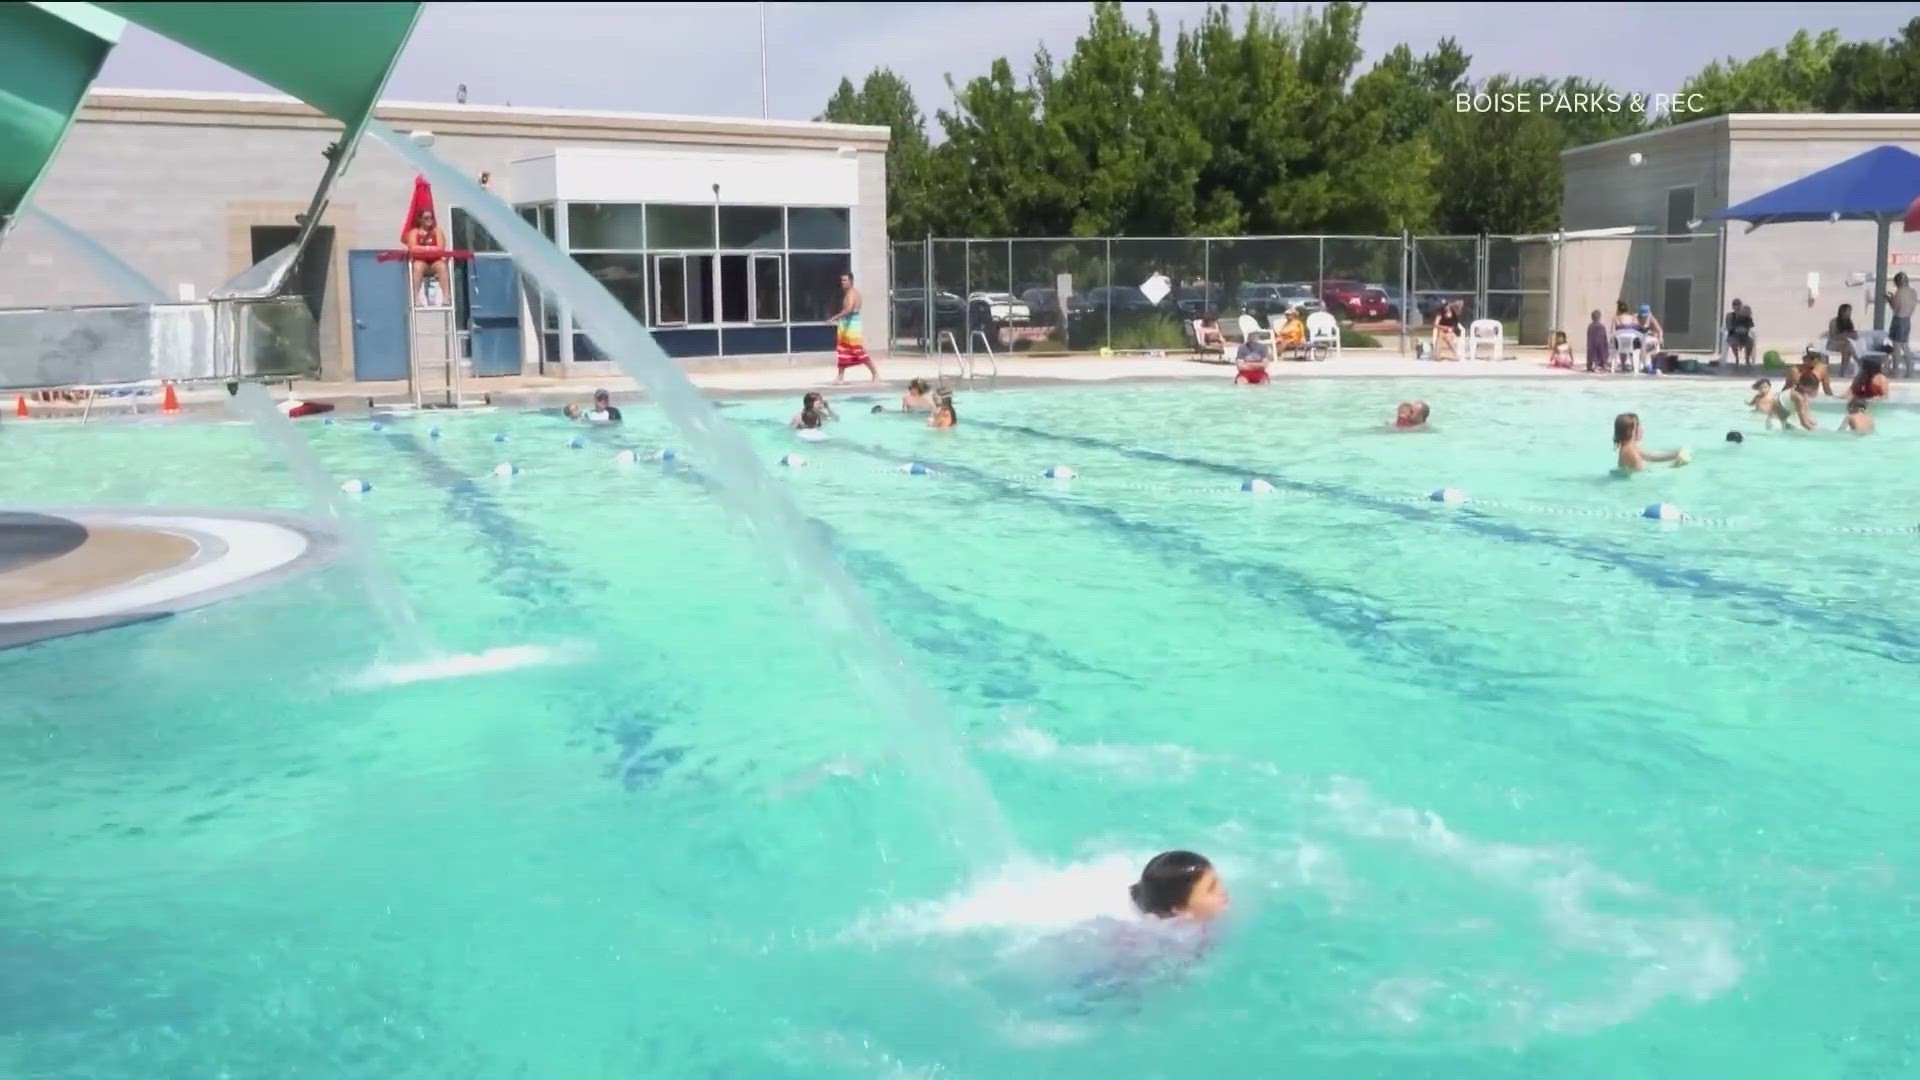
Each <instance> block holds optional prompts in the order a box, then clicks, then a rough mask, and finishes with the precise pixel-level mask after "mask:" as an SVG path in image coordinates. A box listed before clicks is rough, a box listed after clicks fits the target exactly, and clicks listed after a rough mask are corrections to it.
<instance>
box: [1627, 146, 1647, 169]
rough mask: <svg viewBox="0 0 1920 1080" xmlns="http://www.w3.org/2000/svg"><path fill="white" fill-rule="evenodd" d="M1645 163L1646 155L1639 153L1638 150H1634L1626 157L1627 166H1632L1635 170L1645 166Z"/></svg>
mask: <svg viewBox="0 0 1920 1080" xmlns="http://www.w3.org/2000/svg"><path fill="white" fill-rule="evenodd" d="M1646 161H1647V155H1645V154H1643V153H1641V152H1640V151H1638V150H1635V151H1634V152H1633V153H1631V154H1628V155H1627V164H1629V165H1631V166H1633V167H1634V168H1636V169H1637V168H1639V167H1640V166H1642V165H1644V164H1646Z"/></svg>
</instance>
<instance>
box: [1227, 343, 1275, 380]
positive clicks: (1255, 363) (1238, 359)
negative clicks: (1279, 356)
mask: <svg viewBox="0 0 1920 1080" xmlns="http://www.w3.org/2000/svg"><path fill="white" fill-rule="evenodd" d="M1267 359H1268V357H1267V346H1266V345H1265V344H1264V343H1263V342H1260V341H1256V340H1253V339H1251V338H1249V339H1248V340H1246V341H1243V342H1241V343H1240V352H1239V353H1238V354H1237V355H1236V356H1235V357H1234V367H1235V369H1236V374H1235V375H1234V376H1233V384H1234V385H1235V386H1238V385H1240V384H1241V383H1243V382H1244V383H1246V384H1247V385H1248V386H1265V385H1267Z"/></svg>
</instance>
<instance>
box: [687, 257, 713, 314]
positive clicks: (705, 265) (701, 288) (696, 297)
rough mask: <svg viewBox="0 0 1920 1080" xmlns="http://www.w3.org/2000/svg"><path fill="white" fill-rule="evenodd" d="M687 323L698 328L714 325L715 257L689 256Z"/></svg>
mask: <svg viewBox="0 0 1920 1080" xmlns="http://www.w3.org/2000/svg"><path fill="white" fill-rule="evenodd" d="M687 321H688V322H690V323H692V324H694V325H696V326H707V325H711V324H712V323H713V256H711V255H689V256H687Z"/></svg>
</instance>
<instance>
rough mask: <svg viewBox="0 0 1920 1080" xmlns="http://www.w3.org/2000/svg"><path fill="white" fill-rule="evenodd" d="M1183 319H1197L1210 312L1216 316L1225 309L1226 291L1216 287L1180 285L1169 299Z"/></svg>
mask: <svg viewBox="0 0 1920 1080" xmlns="http://www.w3.org/2000/svg"><path fill="white" fill-rule="evenodd" d="M1170 299H1171V300H1172V302H1173V306H1174V307H1175V308H1177V309H1179V312H1180V317H1181V318H1183V319H1198V318H1200V317H1201V316H1203V315H1205V314H1206V313H1207V312H1209V311H1211V312H1213V313H1214V314H1215V315H1218V314H1219V313H1220V312H1221V311H1223V310H1224V309H1225V308H1226V306H1227V305H1226V299H1227V294H1226V290H1224V289H1222V288H1220V286H1218V285H1204V286H1202V285H1182V286H1180V287H1179V288H1177V289H1175V290H1173V295H1172V297H1171V298H1170Z"/></svg>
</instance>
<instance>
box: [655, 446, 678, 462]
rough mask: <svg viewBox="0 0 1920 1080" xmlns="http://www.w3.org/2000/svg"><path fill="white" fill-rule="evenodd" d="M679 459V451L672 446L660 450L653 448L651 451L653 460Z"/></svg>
mask: <svg viewBox="0 0 1920 1080" xmlns="http://www.w3.org/2000/svg"><path fill="white" fill-rule="evenodd" d="M679 459H680V453H679V451H677V450H674V449H673V448H672V447H667V448H665V449H661V450H655V451H654V452H653V460H655V461H678V460H679Z"/></svg>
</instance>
